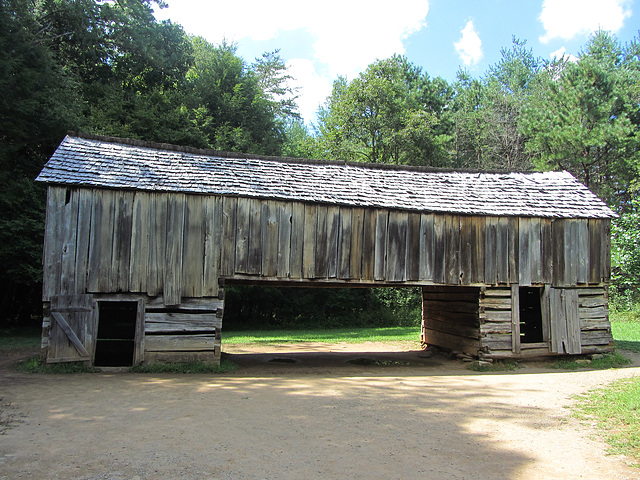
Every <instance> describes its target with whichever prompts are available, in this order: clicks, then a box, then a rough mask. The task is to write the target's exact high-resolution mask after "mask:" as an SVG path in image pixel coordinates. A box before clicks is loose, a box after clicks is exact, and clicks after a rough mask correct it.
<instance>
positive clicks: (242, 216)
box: [234, 198, 251, 273]
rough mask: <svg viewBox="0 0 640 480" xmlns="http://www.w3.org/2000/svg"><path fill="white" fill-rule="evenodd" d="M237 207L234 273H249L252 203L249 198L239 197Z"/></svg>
mask: <svg viewBox="0 0 640 480" xmlns="http://www.w3.org/2000/svg"><path fill="white" fill-rule="evenodd" d="M237 202H238V205H237V207H236V237H235V238H236V242H235V250H236V251H235V269H234V273H249V230H250V228H251V221H250V214H251V204H250V200H249V199H248V198H238V200H237Z"/></svg>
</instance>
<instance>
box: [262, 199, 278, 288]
mask: <svg viewBox="0 0 640 480" xmlns="http://www.w3.org/2000/svg"><path fill="white" fill-rule="evenodd" d="M278 223H279V222H278V207H277V205H276V202H274V201H273V200H266V201H263V202H262V275H264V276H266V277H273V278H275V277H276V276H277V273H278V238H279V237H278Z"/></svg>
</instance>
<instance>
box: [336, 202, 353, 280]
mask: <svg viewBox="0 0 640 480" xmlns="http://www.w3.org/2000/svg"><path fill="white" fill-rule="evenodd" d="M350 261H351V209H350V208H347V207H340V230H339V232H338V278H342V279H345V280H346V279H348V278H349V265H350Z"/></svg>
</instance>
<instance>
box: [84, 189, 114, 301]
mask: <svg viewBox="0 0 640 480" xmlns="http://www.w3.org/2000/svg"><path fill="white" fill-rule="evenodd" d="M94 193H95V201H94V205H93V206H94V210H93V212H92V215H91V216H92V218H93V223H92V225H91V237H92V242H91V247H90V251H89V281H88V285H89V289H90V291H92V292H113V291H115V289H114V288H113V285H112V282H111V280H112V278H113V276H112V275H111V257H112V255H113V248H112V247H113V222H114V216H115V195H114V193H113V192H112V191H109V190H95V191H94Z"/></svg>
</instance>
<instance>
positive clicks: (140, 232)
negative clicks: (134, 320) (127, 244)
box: [129, 192, 151, 292]
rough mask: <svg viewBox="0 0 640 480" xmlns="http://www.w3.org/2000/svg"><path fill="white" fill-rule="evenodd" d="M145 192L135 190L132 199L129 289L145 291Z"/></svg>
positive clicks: (147, 228)
mask: <svg viewBox="0 0 640 480" xmlns="http://www.w3.org/2000/svg"><path fill="white" fill-rule="evenodd" d="M149 203H150V197H149V194H148V193H147V192H136V194H135V197H134V199H133V218H132V232H131V255H130V261H131V263H130V269H129V270H130V272H129V289H130V291H131V292H146V291H147V278H148V276H149V219H150V215H151V212H150V210H149Z"/></svg>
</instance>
